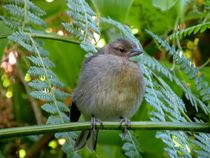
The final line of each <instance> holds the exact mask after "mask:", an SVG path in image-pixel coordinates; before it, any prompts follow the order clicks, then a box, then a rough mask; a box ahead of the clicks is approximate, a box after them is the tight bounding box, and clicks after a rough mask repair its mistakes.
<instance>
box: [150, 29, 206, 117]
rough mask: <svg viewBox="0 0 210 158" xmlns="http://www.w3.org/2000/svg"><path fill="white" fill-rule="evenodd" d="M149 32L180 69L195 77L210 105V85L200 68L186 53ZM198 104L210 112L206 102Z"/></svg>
mask: <svg viewBox="0 0 210 158" xmlns="http://www.w3.org/2000/svg"><path fill="white" fill-rule="evenodd" d="M147 33H148V34H149V35H151V36H152V37H153V38H154V39H155V40H156V41H157V42H158V43H159V44H160V46H161V47H163V48H164V49H165V50H166V51H167V52H168V53H169V54H170V55H171V56H172V57H173V60H174V61H175V63H176V64H177V65H179V66H180V69H182V70H183V71H184V72H185V73H186V74H187V76H189V79H191V80H192V79H194V81H195V84H196V88H197V90H199V91H202V93H200V96H201V100H202V101H203V102H206V103H208V104H209V105H210V103H209V101H210V88H209V86H208V82H207V81H205V80H204V79H203V77H202V76H201V75H200V74H201V73H200V72H199V70H198V68H196V67H195V66H194V64H192V63H191V62H190V60H189V59H187V58H186V56H185V55H184V54H181V52H180V51H176V50H175V48H173V47H171V46H170V45H169V44H168V43H167V42H166V41H163V40H162V39H160V38H159V37H158V36H157V35H155V34H153V33H152V32H149V31H147ZM209 105H208V106H209ZM198 106H199V107H200V108H201V109H202V110H203V111H204V112H205V113H206V114H209V113H210V109H209V108H208V106H206V105H205V104H198ZM196 109H197V107H196Z"/></svg>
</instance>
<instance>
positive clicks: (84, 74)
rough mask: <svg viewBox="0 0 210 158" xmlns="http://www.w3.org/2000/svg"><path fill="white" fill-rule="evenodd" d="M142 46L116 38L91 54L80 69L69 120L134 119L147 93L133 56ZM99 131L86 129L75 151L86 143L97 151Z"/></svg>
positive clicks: (76, 144) (138, 53)
mask: <svg viewBox="0 0 210 158" xmlns="http://www.w3.org/2000/svg"><path fill="white" fill-rule="evenodd" d="M142 53H143V49H139V48H137V46H136V45H135V44H134V43H133V42H131V41H129V40H127V39H116V40H114V41H111V42H109V43H108V44H107V45H106V46H104V47H103V48H101V49H100V50H99V51H98V52H97V53H96V54H94V55H92V56H90V57H88V58H87V59H86V60H85V61H84V63H83V67H82V69H81V72H80V77H79V81H78V84H77V87H76V89H75V90H74V91H73V94H72V101H73V103H72V105H71V109H70V121H71V122H76V121H78V120H79V117H80V114H81V113H82V114H83V115H84V118H85V120H88V121H89V120H91V119H92V118H93V120H94V121H95V120H97V119H99V120H100V121H118V120H122V119H126V120H127V119H128V118H131V117H132V116H133V115H134V114H135V113H136V111H137V110H138V108H139V106H140V104H141V102H142V100H143V96H144V92H145V81H144V77H143V73H142V71H141V69H140V67H139V65H138V63H137V62H135V61H132V60H131V59H130V58H131V57H134V56H138V55H140V54H142ZM97 135H98V130H95V129H94V130H84V131H82V132H81V133H80V135H79V136H78V138H77V139H76V142H75V145H74V149H75V150H76V151H78V150H80V149H81V148H83V147H84V146H85V145H86V144H87V147H88V148H89V149H90V150H91V151H95V150H96V143H97Z"/></svg>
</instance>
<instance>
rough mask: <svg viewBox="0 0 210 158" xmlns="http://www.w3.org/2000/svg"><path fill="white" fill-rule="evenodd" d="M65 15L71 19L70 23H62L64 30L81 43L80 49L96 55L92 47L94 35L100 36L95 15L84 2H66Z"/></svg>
mask: <svg viewBox="0 0 210 158" xmlns="http://www.w3.org/2000/svg"><path fill="white" fill-rule="evenodd" d="M67 6H68V9H69V10H68V11H67V14H68V15H69V17H71V19H72V22H71V23H63V26H64V28H65V29H66V30H67V31H68V32H70V33H71V34H73V36H74V37H76V38H77V39H79V40H80V41H81V47H82V48H83V49H84V50H85V51H86V52H88V53H96V52H97V50H96V49H95V47H93V45H92V43H93V41H95V42H96V40H95V38H94V35H93V34H94V33H97V34H100V30H99V27H98V26H97V22H96V20H95V18H96V14H95V12H93V10H92V9H91V8H90V7H89V5H88V4H87V3H86V2H85V0H67Z"/></svg>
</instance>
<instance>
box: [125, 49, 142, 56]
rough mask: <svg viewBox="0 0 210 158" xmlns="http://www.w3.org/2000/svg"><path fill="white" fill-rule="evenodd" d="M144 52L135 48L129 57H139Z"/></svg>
mask: <svg viewBox="0 0 210 158" xmlns="http://www.w3.org/2000/svg"><path fill="white" fill-rule="evenodd" d="M142 53H143V51H142V50H140V49H138V48H133V49H131V51H130V53H129V54H128V57H134V56H138V55H140V54H142Z"/></svg>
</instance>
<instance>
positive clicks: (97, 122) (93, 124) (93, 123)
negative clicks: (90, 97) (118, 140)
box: [91, 117, 103, 133]
mask: <svg viewBox="0 0 210 158" xmlns="http://www.w3.org/2000/svg"><path fill="white" fill-rule="evenodd" d="M97 124H100V125H101V126H102V127H103V123H102V121H101V120H100V119H97V118H95V117H92V118H91V129H92V130H93V132H94V133H96V125H97Z"/></svg>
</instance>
